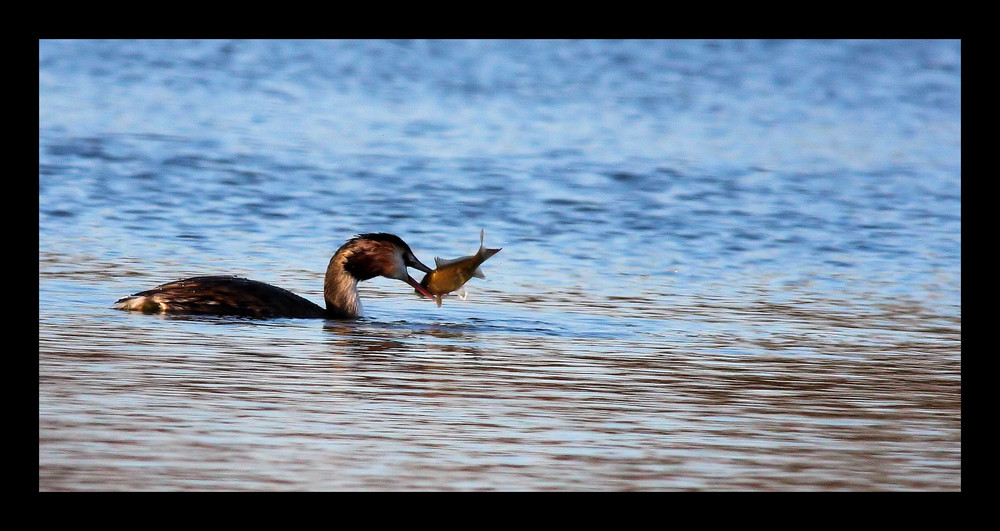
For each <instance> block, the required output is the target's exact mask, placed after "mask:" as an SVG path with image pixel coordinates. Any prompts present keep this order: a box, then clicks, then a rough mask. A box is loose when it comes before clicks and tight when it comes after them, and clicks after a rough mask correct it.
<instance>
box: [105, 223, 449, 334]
mask: <svg viewBox="0 0 1000 531" xmlns="http://www.w3.org/2000/svg"><path fill="white" fill-rule="evenodd" d="M407 267H412V268H415V269H419V270H421V271H423V272H425V273H429V272H430V271H431V268H429V267H427V266H425V265H424V264H423V263H421V262H420V260H417V257H416V256H414V255H413V251H411V250H410V246H409V245H407V244H406V242H404V241H403V240H402V239H401V238H400V237H399V236H396V235H394V234H386V233H381V232H380V233H374V234H360V235H358V236H356V237H354V238H351V239H350V240H348V241H347V243H345V244H344V245H342V246H340V249H337V252H336V253H334V255H333V257H332V258H330V265H329V266H328V267H327V268H326V278H325V280H324V281H323V298H324V299H325V300H326V309H324V308H322V307H320V306H319V305H317V304H314V303H312V302H310V301H308V300H306V299H304V298H302V297H299V296H298V295H296V294H294V293H292V292H290V291H288V290H286V289H282V288H279V287H276V286H272V285H270V284H265V283H263V282H258V281H256V280H250V279H247V278H240V277H236V276H224V275H219V276H203V277H192V278H188V279H184V280H178V281H175V282H169V283H167V284H162V285H160V286H157V287H155V288H153V289H151V290H147V291H142V292H139V293H136V294H134V295H129V296H128V297H123V298H121V299H118V301H117V302H115V305H114V307H115V308H117V309H119V310H132V311H139V312H145V313H185V314H214V315H244V316H252V317H329V318H336V319H353V318H356V317H360V316H361V301H360V300H358V282H360V281H362V280H368V279H370V278H372V277H376V276H380V275H381V276H383V277H388V278H394V279H396V280H402V281H403V282H406V283H407V284H409V285H411V286H413V287H414V288H415V289H416V290H417V291H419V292H420V293H422V294H423V295H425V296H427V297H428V298H430V299H434V296H433V295H431V294H430V293H428V292H427V290H426V289H424V287H423V286H421V285H420V284H419V283H418V282H417V281H416V280H414V279H413V277H411V276H410V274H409V273H408V272H407V271H406V268H407Z"/></svg>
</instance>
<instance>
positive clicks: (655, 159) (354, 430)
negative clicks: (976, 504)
mask: <svg viewBox="0 0 1000 531" xmlns="http://www.w3.org/2000/svg"><path fill="white" fill-rule="evenodd" d="M960 113H961V44H960V43H959V42H954V41H777V42H758V41H721V42H716V41H707V42H706V41H572V42H563V41H417V42H411V41H403V42H396V41H40V43H39V489H40V490H701V489H704V490H960V489H961V118H960ZM480 229H485V231H486V245H487V246H489V247H503V248H504V250H503V251H502V252H501V253H499V254H497V255H496V256H495V257H493V258H491V259H490V260H489V261H488V262H487V263H486V264H484V266H483V270H484V272H485V274H486V277H487V279H486V280H479V279H475V280H473V281H472V282H470V283H469V284H468V285H467V289H468V291H469V292H470V295H469V298H468V299H467V300H465V301H461V300H459V299H458V298H455V297H450V298H446V299H445V301H444V305H443V306H442V307H441V308H437V307H436V306H435V305H434V304H433V302H431V301H428V300H426V299H420V298H419V297H417V296H415V295H414V294H413V290H412V289H411V288H409V287H408V286H406V285H405V284H402V283H400V282H398V281H393V280H389V279H384V278H380V279H375V280H372V281H369V282H365V283H362V288H361V292H362V301H363V304H364V309H365V317H364V318H363V319H361V320H358V321H335V320H301V319H270V320H252V319H241V318H229V317H183V316H180V317H178V316H150V315H137V314H129V313H124V312H119V311H115V310H112V309H111V308H110V306H111V304H112V303H113V302H114V301H115V300H116V299H117V298H119V297H122V296H124V295H126V294H129V293H133V292H136V291H139V290H142V289H148V288H150V287H152V286H154V285H156V284H159V283H162V282H167V281H170V280H175V279H178V278H183V277H185V276H192V275H199V274H222V273H231V274H239V275H243V276H248V277H250V278H254V279H256V280H261V281H265V282H269V283H273V284H275V285H278V286H281V287H284V288H287V289H290V290H292V291H294V292H296V293H298V294H300V295H302V296H304V297H306V298H309V299H311V300H313V301H316V302H321V301H322V293H321V292H322V275H323V271H324V269H325V267H326V264H327V261H328V260H329V258H330V255H331V254H332V253H333V251H335V250H336V248H337V247H338V246H339V245H340V244H341V243H343V242H344V241H345V240H346V239H348V238H350V237H351V236H353V235H354V234H357V233H362V232H376V231H384V232H392V233H395V234H398V235H400V236H401V237H402V238H404V239H405V240H406V241H407V242H408V243H409V244H410V246H411V247H412V248H413V250H414V252H415V253H416V254H417V256H418V257H419V258H420V259H421V260H422V261H424V262H425V263H431V262H432V260H433V257H434V256H441V257H446V258H450V257H456V256H461V255H466V254H470V253H471V252H473V251H474V250H475V249H476V248H477V246H478V244H479V241H478V235H479V230H480ZM414 273H416V272H415V271H414Z"/></svg>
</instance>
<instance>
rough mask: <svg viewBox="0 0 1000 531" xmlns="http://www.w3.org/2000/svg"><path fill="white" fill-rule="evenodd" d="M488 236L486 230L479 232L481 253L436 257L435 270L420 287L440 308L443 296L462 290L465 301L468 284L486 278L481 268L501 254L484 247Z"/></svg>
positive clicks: (425, 276) (427, 275)
mask: <svg viewBox="0 0 1000 531" xmlns="http://www.w3.org/2000/svg"><path fill="white" fill-rule="evenodd" d="M485 236H486V231H485V230H480V231H479V251H478V252H477V253H476V254H474V255H472V256H463V257H461V258H453V259H451V260H446V259H444V258H437V257H434V265H435V266H436V267H435V269H434V270H433V271H431V272H429V273H427V274H426V275H424V278H423V280H421V281H420V285H421V286H422V287H423V288H424V289H426V290H427V291H428V292H429V293H431V294H432V295H434V298H436V299H437V305H438V307H440V306H441V296H442V295H445V294H448V293H451V292H453V291H456V290H460V296H461V297H462V300H465V290H464V288H462V286H463V285H465V283H466V282H468V281H469V280H472V278H473V277H475V278H486V275H483V271H482V269H479V266H480V265H481V264H482V263H483V262H485V261H486V260H487V259H489V257H491V256H493V255H495V254H497V253H499V252H500V249H503V247H501V248H500V249H487V248H486V247H485V246H484V245H483V238H484V237H485Z"/></svg>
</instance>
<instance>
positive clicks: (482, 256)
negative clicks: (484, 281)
mask: <svg viewBox="0 0 1000 531" xmlns="http://www.w3.org/2000/svg"><path fill="white" fill-rule="evenodd" d="M485 236H486V229H479V252H478V253H476V254H477V255H478V258H479V263H480V264H481V263H483V262H485V261H486V259H487V258H489V257H491V256H493V255H495V254H497V253H499V252H500V249H503V247H501V248H500V249H487V248H486V246H485V245H483V238H484V237H485ZM480 274H482V273H480ZM477 276H478V275H477ZM480 278H482V277H480Z"/></svg>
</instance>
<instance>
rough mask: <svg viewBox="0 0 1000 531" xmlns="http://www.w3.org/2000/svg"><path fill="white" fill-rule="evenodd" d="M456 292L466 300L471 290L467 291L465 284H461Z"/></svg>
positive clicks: (460, 297)
mask: <svg viewBox="0 0 1000 531" xmlns="http://www.w3.org/2000/svg"><path fill="white" fill-rule="evenodd" d="M454 293H455V295H458V298H459V299H462V300H463V301H464V300H465V298H466V297H468V296H469V292H467V291H465V286H459V288H458V289H456V290H455V292H454Z"/></svg>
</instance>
